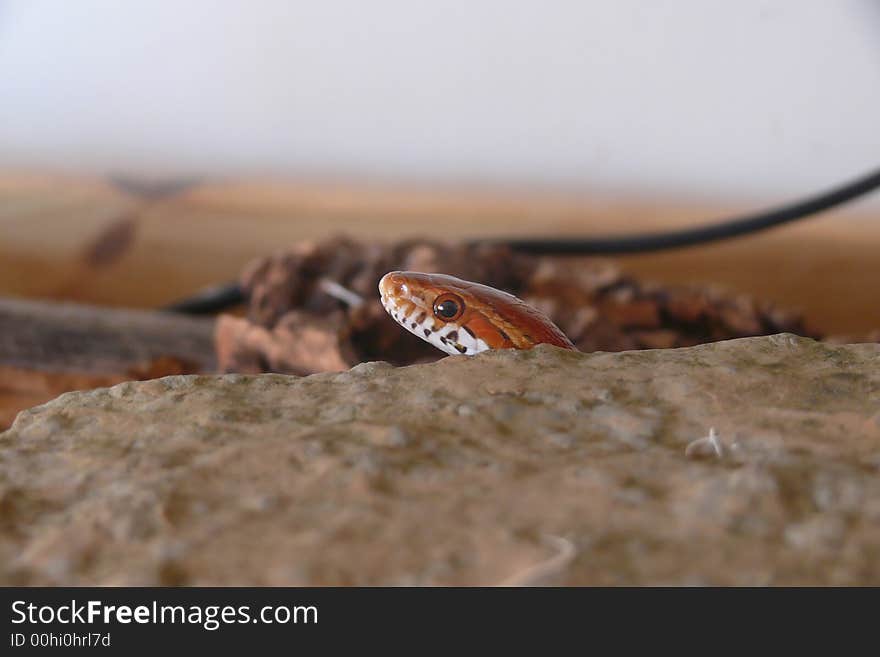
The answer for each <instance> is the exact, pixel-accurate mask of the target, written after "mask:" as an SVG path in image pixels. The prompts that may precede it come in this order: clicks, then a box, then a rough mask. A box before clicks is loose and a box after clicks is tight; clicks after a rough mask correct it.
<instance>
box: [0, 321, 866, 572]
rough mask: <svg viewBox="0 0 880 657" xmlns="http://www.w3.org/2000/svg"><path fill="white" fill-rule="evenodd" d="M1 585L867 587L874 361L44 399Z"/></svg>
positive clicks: (645, 360) (426, 374)
mask: <svg viewBox="0 0 880 657" xmlns="http://www.w3.org/2000/svg"><path fill="white" fill-rule="evenodd" d="M713 427H714V429H715V430H716V432H717V433H716V435H717V439H716V440H714V441H712V440H709V439H705V440H700V439H701V438H705V437H707V436H708V435H709V432H710V428H713ZM693 441H697V442H695V443H694V442H693ZM0 564H2V565H0V568H2V578H0V579H2V582H3V583H5V584H210V585H214V584H258V585H261V584H278V585H288V584H290V585H298V584H391V585H396V584H496V583H519V584H530V583H541V584H548V583H549V584H552V583H564V584H758V585H760V584H791V583H799V584H807V583H810V584H880V345H872V344H863V345H850V346H829V345H824V344H820V343H816V342H812V341H810V340H806V339H801V338H797V337H794V336H791V335H777V336H773V337H769V338H750V339H743V340H734V341H730V342H723V343H716V344H711V345H704V346H700V347H695V348H690V349H679V350H658V351H641V352H624V353H618V354H605V353H596V354H582V353H574V352H569V351H561V350H558V349H555V348H552V347H540V348H538V349H535V350H534V351H531V352H514V351H508V352H496V353H488V354H484V355H481V356H477V357H473V358H468V357H463V356H462V357H453V358H446V359H444V360H442V361H440V362H438V363H434V364H430V365H418V366H412V367H406V368H399V369H395V368H392V367H390V366H388V365H386V364H383V363H368V364H365V365H360V366H358V367H355V368H354V369H352V370H350V371H348V372H344V373H339V374H320V375H315V376H309V377H305V378H295V377H284V376H277V375H263V376H238V375H230V376H217V377H212V376H176V377H168V378H165V379H159V380H154V381H148V382H140V383H123V384H120V385H117V386H114V387H112V388H108V389H99V390H93V391H90V392H84V393H69V394H65V395H63V396H61V397H59V398H58V399H56V400H54V401H52V402H50V403H48V404H46V405H44V406H40V407H37V408H34V409H31V410H29V411H25V412H23V413H22V414H20V415H19V417H18V418H17V420H16V422H15V424H14V425H13V427H12V429H10V430H9V431H8V432H6V433H4V434H2V435H0Z"/></svg>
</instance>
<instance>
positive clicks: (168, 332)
mask: <svg viewBox="0 0 880 657" xmlns="http://www.w3.org/2000/svg"><path fill="white" fill-rule="evenodd" d="M213 324H214V321H213V320H212V319H204V318H192V317H184V316H180V315H173V314H169V313H160V312H147V311H140V310H117V309H110V308H97V307H93V306H83V305H78V304H70V303H60V304H59V303H48V302H39V301H24V300H19V299H0V365H6V366H13V367H19V368H23V369H27V370H39V371H44V372H66V373H85V374H89V375H98V374H119V375H125V376H126V377H127V378H149V377H150V376H152V375H153V374H161V373H162V372H165V373H168V374H181V373H195V372H209V371H213V370H214V369H215V357H214V350H213V342H212V332H213Z"/></svg>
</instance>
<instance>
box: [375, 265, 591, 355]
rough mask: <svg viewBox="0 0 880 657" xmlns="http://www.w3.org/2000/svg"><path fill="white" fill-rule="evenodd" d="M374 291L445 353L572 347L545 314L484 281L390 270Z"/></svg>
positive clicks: (407, 325)
mask: <svg viewBox="0 0 880 657" xmlns="http://www.w3.org/2000/svg"><path fill="white" fill-rule="evenodd" d="M379 294H380V295H381V298H382V305H383V306H384V307H385V310H386V311H388V314H389V315H391V317H392V318H394V320H395V321H396V322H397V323H398V324H400V325H401V326H403V327H404V328H405V329H406V330H407V331H409V332H410V333H414V334H415V335H417V336H419V337H420V338H422V339H423V340H426V341H427V342H430V343H431V344H432V345H434V346H435V347H437V348H438V349H440V350H441V351H445V352H446V353H447V354H452V355H457V354H465V355H469V356H472V355H474V354H478V353H480V352H481V351H487V350H489V349H531V348H532V347H534V346H535V345H537V344H542V343H548V344H553V345H556V346H558V347H563V348H565V349H574V345H573V344H572V343H571V341H570V340H569V339H568V338H567V337H565V334H564V333H563V332H562V331H560V330H559V328H557V327H556V325H555V324H554V323H553V322H551V321H550V319H549V318H548V317H547V316H546V315H544V314H543V313H541V312H539V311H538V310H536V309H535V308H532V307H531V306H529V305H528V304H526V303H524V302H523V301H521V300H520V299H517V298H516V297H515V296H513V295H512V294H508V293H507V292H502V291H500V290H496V289H494V288H491V287H489V286H487V285H480V284H479V283H472V282H470V281H464V280H462V279H460V278H456V277H454V276H448V275H446V274H424V273H421V272H412V271H393V272H389V273H388V274H385V276H383V277H382V280H381V281H379Z"/></svg>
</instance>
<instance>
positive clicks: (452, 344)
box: [382, 296, 489, 356]
mask: <svg viewBox="0 0 880 657" xmlns="http://www.w3.org/2000/svg"><path fill="white" fill-rule="evenodd" d="M382 305H383V306H384V307H385V310H387V311H388V314H389V315H391V317H392V318H394V320H395V321H396V322H397V323H398V324H400V325H401V326H403V327H404V328H405V329H406V330H407V331H409V332H410V333H412V334H414V335H417V336H419V337H420V338H421V339H422V340H425V341H426V342H430V343H431V344H432V345H434V346H435V347H437V348H438V349H439V350H440V351H443V352H446V353H447V354H450V355H452V356H460V355H466V356H473V355H474V354H478V353H480V352H481V351H487V350H488V349H489V345H487V344H486V343H485V342H483V340H481V339H479V338H478V337H476V336H475V335H473V334H472V333H471V332H470V331H468V330H467V329H464V328H461V327H459V326H457V325H455V324H446V325H445V326H443V327H442V328H441V329H440V330H439V331H437V330H434V318H433V317H431V316H430V315H426V317H425V319H424V320H423V321H422V322H417V321H415V320H414V319H411V318H410V317H408V316H406V315H404V314H403V312H401V311H398V309H397V306H396V305H395V304H394V302H393V301H392V300H391V299H387V298H386V297H384V296H383V297H382Z"/></svg>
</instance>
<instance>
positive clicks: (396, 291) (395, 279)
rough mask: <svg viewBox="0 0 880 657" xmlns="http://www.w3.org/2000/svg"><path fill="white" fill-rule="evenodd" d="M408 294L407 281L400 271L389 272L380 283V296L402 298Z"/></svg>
mask: <svg viewBox="0 0 880 657" xmlns="http://www.w3.org/2000/svg"><path fill="white" fill-rule="evenodd" d="M405 292H406V279H405V277H404V276H403V275H402V274H401V273H400V272H399V271H392V272H388V273H387V274H385V275H384V276H383V277H382V280H380V281H379V294H381V295H382V296H383V297H385V298H387V297H391V298H395V299H397V298H400V297H401V296H403V295H404V293H405Z"/></svg>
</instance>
